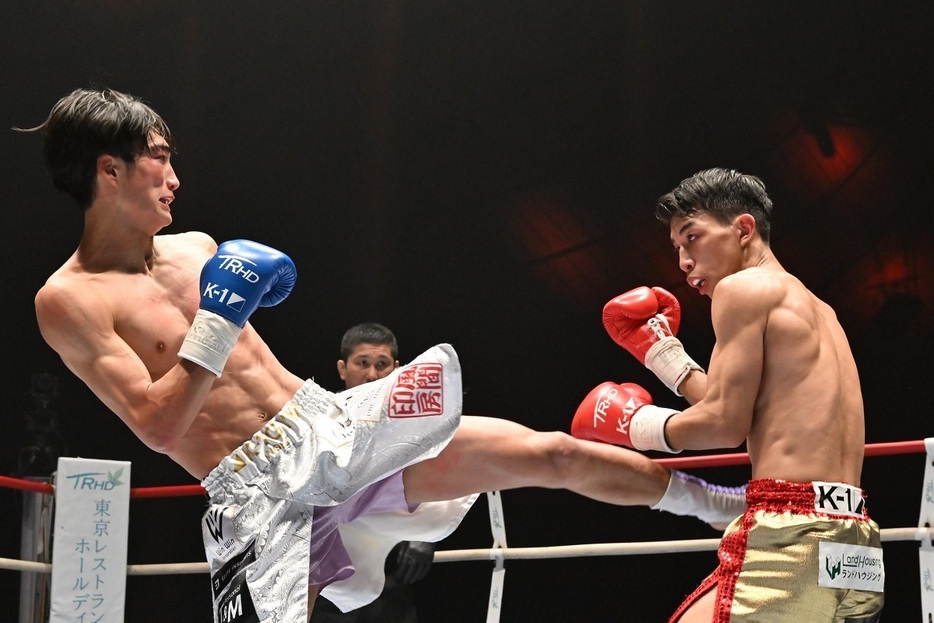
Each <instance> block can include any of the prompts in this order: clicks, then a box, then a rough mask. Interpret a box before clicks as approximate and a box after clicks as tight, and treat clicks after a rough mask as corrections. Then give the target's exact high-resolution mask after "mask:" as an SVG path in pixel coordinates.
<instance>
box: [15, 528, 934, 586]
mask: <svg viewBox="0 0 934 623" xmlns="http://www.w3.org/2000/svg"><path fill="white" fill-rule="evenodd" d="M881 533H882V541H883V542H884V543H887V542H893V541H924V540H925V539H928V540H934V528H927V529H919V528H917V527H912V528H885V529H883V530H881ZM719 544H720V539H689V540H678V541H643V542H634V543H584V544H579V545H553V546H549V547H497V548H493V549H490V548H485V549H457V550H442V551H437V552H435V557H434V562H464V561H477V560H486V561H490V560H496V559H497V558H499V557H502V558H507V559H508V558H511V559H515V560H533V559H543V558H577V557H588V556H636V555H640V554H677V553H689V552H707V551H714V550H716V549H717V547H718V546H719ZM0 569H8V570H13V571H28V572H33V573H51V572H52V565H51V564H50V563H42V562H30V561H26V560H16V559H12V558H0ZM207 572H208V564H207V563H206V562H179V563H157V564H142V565H127V575H183V574H192V573H207Z"/></svg>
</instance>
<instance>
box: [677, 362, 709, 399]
mask: <svg viewBox="0 0 934 623" xmlns="http://www.w3.org/2000/svg"><path fill="white" fill-rule="evenodd" d="M678 391H680V392H681V394H682V395H683V396H684V399H685V400H687V401H688V403H689V404H692V405H695V404H697V403H698V402H700V401H701V400H703V399H704V396H705V395H706V394H707V373H706V372H704V371H703V370H691V371H690V372H689V373H688V375H687V378H685V379H684V381H683V382H682V383H681V385H680V386H678Z"/></svg>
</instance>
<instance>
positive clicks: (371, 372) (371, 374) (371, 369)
mask: <svg viewBox="0 0 934 623" xmlns="http://www.w3.org/2000/svg"><path fill="white" fill-rule="evenodd" d="M364 378H366V380H367V382H369V381H375V380H377V379H378V378H379V373H377V371H376V366H375V365H373V366H368V367H367V369H366V374H365V376H364Z"/></svg>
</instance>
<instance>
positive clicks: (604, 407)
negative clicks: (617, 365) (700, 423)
mask: <svg viewBox="0 0 934 623" xmlns="http://www.w3.org/2000/svg"><path fill="white" fill-rule="evenodd" d="M675 413H677V411H675V410H674V409H663V408H661V407H656V406H655V405H653V404H652V396H651V395H650V394H649V393H648V392H647V391H645V390H644V389H642V388H641V387H640V386H638V385H636V384H635V383H622V384H617V383H612V382H609V381H607V382H606V383H601V384H600V385H598V386H597V387H595V388H594V389H592V390H591V391H590V393H589V394H587V397H586V398H584V401H583V402H582V403H581V404H580V406H579V407H578V408H577V412H576V413H575V414H574V420H573V421H572V422H571V435H573V436H574V437H577V438H578V439H590V440H592V441H603V442H605V443H611V444H614V445H617V446H627V447H629V448H635V449H636V450H662V451H664V452H673V453H677V452H680V450H673V449H672V448H671V446H669V445H668V442H667V441H666V440H665V422H667V421H668V418H670V417H671V416H672V415H674V414H675Z"/></svg>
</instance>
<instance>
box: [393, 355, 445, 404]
mask: <svg viewBox="0 0 934 623" xmlns="http://www.w3.org/2000/svg"><path fill="white" fill-rule="evenodd" d="M442 413H444V367H443V366H442V365H441V364H440V363H417V364H412V365H410V366H407V367H406V368H404V369H403V370H401V371H400V373H399V376H398V378H397V379H396V382H395V383H393V386H392V389H391V390H390V392H389V417H391V418H407V417H425V416H432V415H441V414H442Z"/></svg>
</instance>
